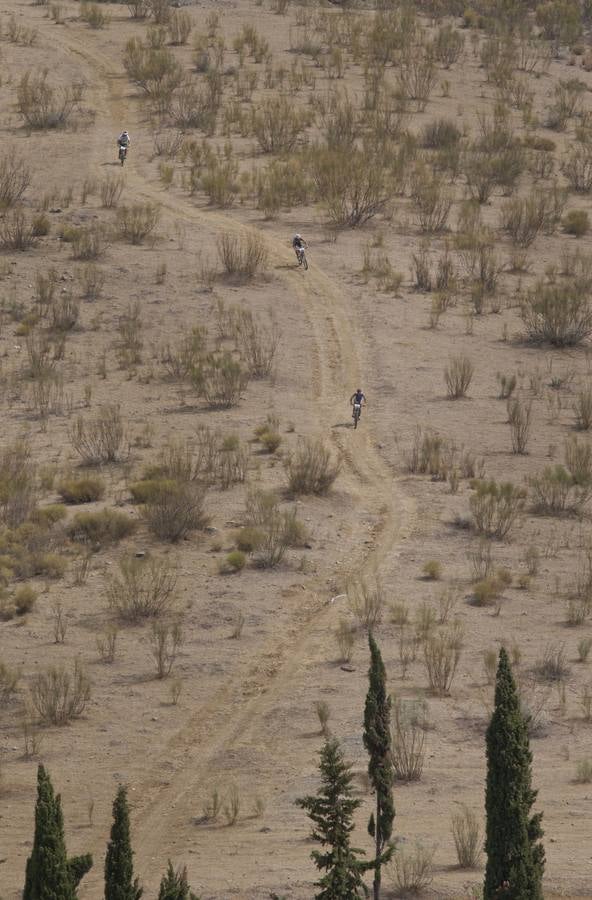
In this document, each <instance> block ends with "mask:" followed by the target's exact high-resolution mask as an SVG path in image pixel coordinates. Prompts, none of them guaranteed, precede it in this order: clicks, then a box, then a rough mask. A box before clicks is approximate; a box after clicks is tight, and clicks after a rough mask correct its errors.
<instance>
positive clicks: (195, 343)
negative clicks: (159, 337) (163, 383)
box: [160, 326, 207, 381]
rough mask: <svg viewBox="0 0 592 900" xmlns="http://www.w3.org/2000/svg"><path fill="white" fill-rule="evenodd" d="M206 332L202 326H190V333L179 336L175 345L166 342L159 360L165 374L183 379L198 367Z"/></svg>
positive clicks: (203, 348)
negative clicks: (179, 338) (178, 340)
mask: <svg viewBox="0 0 592 900" xmlns="http://www.w3.org/2000/svg"><path fill="white" fill-rule="evenodd" d="M206 337H207V335H206V332H205V330H204V329H203V328H201V327H199V326H198V327H197V328H192V329H191V333H190V334H189V335H186V336H185V337H183V338H181V340H180V342H179V344H178V345H177V346H176V347H172V346H171V345H170V344H167V345H166V346H165V347H164V348H163V350H162V353H161V357H160V361H161V363H162V365H163V366H164V368H165V370H166V373H167V375H168V376H169V377H170V378H174V379H175V380H177V381H184V380H185V379H187V378H189V377H190V376H191V373H192V371H193V370H194V369H195V368H197V367H198V365H199V362H200V359H201V357H202V356H203V353H204V350H205V341H206Z"/></svg>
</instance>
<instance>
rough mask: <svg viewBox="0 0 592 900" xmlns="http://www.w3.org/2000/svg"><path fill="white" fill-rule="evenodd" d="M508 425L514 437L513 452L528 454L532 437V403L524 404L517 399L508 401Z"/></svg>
mask: <svg viewBox="0 0 592 900" xmlns="http://www.w3.org/2000/svg"><path fill="white" fill-rule="evenodd" d="M507 408H508V423H509V425H510V434H511V436H512V452H513V453H526V447H527V445H528V438H529V435H530V419H531V414H532V403H523V402H522V401H521V400H520V399H518V398H517V397H514V398H512V399H510V400H508V407H507Z"/></svg>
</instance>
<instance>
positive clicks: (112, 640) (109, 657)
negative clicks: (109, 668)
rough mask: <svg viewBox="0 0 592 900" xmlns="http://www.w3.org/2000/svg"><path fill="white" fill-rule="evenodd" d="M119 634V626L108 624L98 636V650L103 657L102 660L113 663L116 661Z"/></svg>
mask: <svg viewBox="0 0 592 900" xmlns="http://www.w3.org/2000/svg"><path fill="white" fill-rule="evenodd" d="M118 636H119V628H118V627H117V625H107V627H106V628H105V629H104V630H103V631H102V632H101V634H100V635H98V637H97V650H98V652H99V656H100V658H101V662H104V663H112V662H114V661H115V654H116V651H117V638H118Z"/></svg>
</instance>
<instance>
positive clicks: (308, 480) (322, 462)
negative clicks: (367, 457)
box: [284, 438, 341, 494]
mask: <svg viewBox="0 0 592 900" xmlns="http://www.w3.org/2000/svg"><path fill="white" fill-rule="evenodd" d="M284 465H285V469H286V475H287V479H288V491H289V493H290V494H326V493H327V492H328V491H329V489H330V488H331V486H332V485H333V482H334V481H335V479H336V478H337V476H338V475H339V470H340V468H341V461H340V460H334V459H333V458H332V456H331V453H330V451H329V450H328V449H327V447H326V446H325V444H324V443H323V441H322V440H320V439H317V440H314V439H312V438H302V439H301V440H300V441H299V442H298V446H297V448H296V450H294V451H293V452H292V453H290V454H288V455H287V456H286V459H285V461H284Z"/></svg>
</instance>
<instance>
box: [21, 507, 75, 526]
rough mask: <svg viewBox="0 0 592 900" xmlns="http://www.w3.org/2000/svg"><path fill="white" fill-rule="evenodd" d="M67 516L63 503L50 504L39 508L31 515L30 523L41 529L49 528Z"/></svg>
mask: <svg viewBox="0 0 592 900" xmlns="http://www.w3.org/2000/svg"><path fill="white" fill-rule="evenodd" d="M66 515H67V510H66V507H65V506H64V504H63V503H50V505H49V506H39V507H37V509H36V510H35V511H34V512H33V513H32V515H31V518H30V521H31V522H34V523H35V524H36V525H41V527H42V528H49V527H51V526H52V525H55V523H56V522H61V520H62V519H65V518H66Z"/></svg>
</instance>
